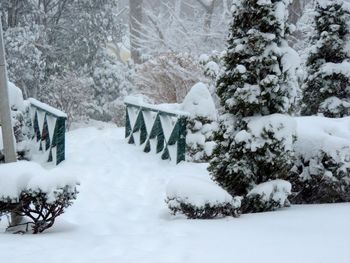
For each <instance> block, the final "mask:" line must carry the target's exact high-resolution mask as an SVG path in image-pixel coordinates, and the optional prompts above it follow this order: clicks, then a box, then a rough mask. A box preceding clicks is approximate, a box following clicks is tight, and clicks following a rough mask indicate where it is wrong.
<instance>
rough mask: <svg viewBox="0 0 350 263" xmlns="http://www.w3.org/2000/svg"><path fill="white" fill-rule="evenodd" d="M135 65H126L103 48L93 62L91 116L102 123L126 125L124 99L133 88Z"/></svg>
mask: <svg viewBox="0 0 350 263" xmlns="http://www.w3.org/2000/svg"><path fill="white" fill-rule="evenodd" d="M133 74H134V73H133V65H131V64H125V63H123V62H121V61H119V60H118V58H117V57H116V56H115V55H114V54H112V53H111V52H109V50H108V49H106V48H101V49H100V50H99V51H98V52H97V55H96V57H95V60H94V62H93V74H92V78H93V81H94V85H93V101H92V103H91V105H90V107H89V116H90V117H91V118H93V119H96V120H100V121H112V120H113V121H115V122H116V123H117V124H119V125H120V124H122V123H124V112H125V110H124V104H123V99H124V97H125V96H126V95H128V94H129V93H130V91H131V90H132V88H133V84H132V80H131V79H132V77H133Z"/></svg>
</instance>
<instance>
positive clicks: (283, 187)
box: [242, 179, 292, 213]
mask: <svg viewBox="0 0 350 263" xmlns="http://www.w3.org/2000/svg"><path fill="white" fill-rule="evenodd" d="M291 190H292V185H291V183H290V182H288V181H285V180H281V179H278V180H272V181H268V182H264V183H261V184H258V185H256V186H255V187H254V188H253V189H252V190H250V191H249V192H248V194H247V196H246V198H245V199H244V200H243V202H242V210H243V211H244V212H245V213H250V212H253V213H254V212H265V211H273V210H276V209H278V208H282V207H288V206H290V202H289V200H288V197H289V196H290V195H291Z"/></svg>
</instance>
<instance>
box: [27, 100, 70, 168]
mask: <svg viewBox="0 0 350 263" xmlns="http://www.w3.org/2000/svg"><path fill="white" fill-rule="evenodd" d="M29 102H30V106H29V109H30V114H31V118H32V126H33V129H34V138H33V140H34V141H35V142H36V145H37V147H38V148H37V150H38V151H40V152H41V153H43V154H46V155H47V156H46V158H47V162H53V163H54V164H56V165H58V164H59V163H61V162H62V161H64V160H65V131H66V119H67V116H66V114H64V113H63V112H61V111H59V110H57V109H55V108H52V107H50V106H48V105H46V104H43V103H41V102H39V101H37V100H35V99H29Z"/></svg>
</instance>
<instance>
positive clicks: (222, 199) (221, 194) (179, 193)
mask: <svg viewBox="0 0 350 263" xmlns="http://www.w3.org/2000/svg"><path fill="white" fill-rule="evenodd" d="M166 195H167V197H168V198H169V199H174V200H173V203H172V201H170V202H169V204H170V205H171V206H176V205H179V202H178V201H181V202H183V203H186V204H191V205H195V206H196V207H198V208H201V207H204V206H205V205H206V204H209V205H211V206H214V205H218V204H223V203H230V204H232V205H233V206H234V207H237V208H239V207H240V206H241V199H240V198H239V197H235V198H233V197H232V196H231V195H230V194H229V193H227V192H226V191H225V190H224V189H222V188H221V187H220V186H218V185H217V184H215V183H214V182H213V181H206V180H203V179H200V178H195V177H189V176H186V177H176V178H174V179H172V180H171V181H170V182H169V184H168V186H167V190H166Z"/></svg>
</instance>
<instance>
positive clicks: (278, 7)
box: [208, 0, 299, 196]
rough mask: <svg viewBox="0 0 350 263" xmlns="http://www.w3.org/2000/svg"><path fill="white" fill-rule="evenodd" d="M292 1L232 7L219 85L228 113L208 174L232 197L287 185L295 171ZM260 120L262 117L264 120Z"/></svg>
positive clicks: (247, 1) (252, 1) (249, 0)
mask: <svg viewBox="0 0 350 263" xmlns="http://www.w3.org/2000/svg"><path fill="white" fill-rule="evenodd" d="M288 4H289V1H283V0H278V1H273V2H272V1H258V0H243V1H238V2H236V3H234V5H233V21H232V23H231V26H230V34H229V38H228V49H227V52H226V54H225V56H224V69H223V72H222V73H221V74H220V76H219V78H218V82H217V94H218V96H219V98H220V103H221V106H222V107H223V109H222V110H223V115H222V116H221V120H220V125H219V129H218V131H217V132H216V133H215V142H216V144H217V146H216V148H215V150H214V154H213V159H212V160H211V162H210V166H209V168H208V169H209V171H210V173H211V175H212V178H213V179H214V180H215V181H216V182H217V183H218V184H219V185H220V186H222V187H223V188H224V189H226V190H227V191H228V192H229V193H230V194H231V195H233V196H236V195H240V196H245V195H247V194H248V193H249V191H250V190H251V189H252V188H253V187H254V186H256V185H258V184H261V183H264V182H266V181H270V180H274V179H286V178H287V177H288V174H289V171H290V169H291V167H292V165H293V161H292V157H293V139H294V137H295V123H294V121H293V119H291V118H290V117H287V116H284V115H282V114H288V113H290V112H291V111H293V109H294V107H295V101H296V97H297V90H298V82H297V77H296V67H297V66H298V64H299V59H298V54H297V53H296V52H295V50H293V49H291V48H290V47H289V46H288V43H287V40H286V38H287V36H288V34H289V33H290V32H289V31H290V26H289V25H288V23H287V22H286V21H287V18H288V12H287V6H288ZM259 116H261V117H259Z"/></svg>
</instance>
